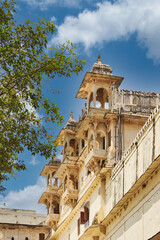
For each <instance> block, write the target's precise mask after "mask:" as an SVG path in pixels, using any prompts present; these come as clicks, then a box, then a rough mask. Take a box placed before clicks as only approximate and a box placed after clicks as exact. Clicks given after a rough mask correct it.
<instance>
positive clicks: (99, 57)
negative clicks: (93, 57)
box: [97, 55, 101, 63]
mask: <svg viewBox="0 0 160 240" xmlns="http://www.w3.org/2000/svg"><path fill="white" fill-rule="evenodd" d="M97 63H101V56H100V55H98V59H97Z"/></svg>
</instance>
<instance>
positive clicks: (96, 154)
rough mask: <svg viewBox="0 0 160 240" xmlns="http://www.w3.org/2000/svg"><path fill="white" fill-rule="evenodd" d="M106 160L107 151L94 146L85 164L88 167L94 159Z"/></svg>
mask: <svg viewBox="0 0 160 240" xmlns="http://www.w3.org/2000/svg"><path fill="white" fill-rule="evenodd" d="M95 158H96V159H97V160H105V159H106V158H107V151H106V150H104V149H100V148H93V149H92V150H91V151H90V152H89V154H88V155H87V157H86V159H85V166H86V167H88V166H89V165H90V164H91V162H92V161H93V160H95Z"/></svg>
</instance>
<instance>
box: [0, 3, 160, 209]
mask: <svg viewBox="0 0 160 240" xmlns="http://www.w3.org/2000/svg"><path fill="white" fill-rule="evenodd" d="M17 3H18V6H17V7H16V10H17V13H16V15H15V18H16V19H17V22H19V23H23V22H24V21H25V20H27V19H28V18H29V19H30V20H32V21H37V18H43V19H45V20H51V19H52V20H54V21H55V25H56V31H55V33H54V34H53V36H50V37H49V44H50V45H51V46H52V45H56V44H57V43H63V42H65V41H67V40H71V41H72V42H73V43H74V44H75V45H76V46H77V50H76V52H77V56H78V57H79V58H80V59H85V60H86V65H85V68H84V71H83V72H81V73H80V74H79V76H78V77H77V76H76V75H72V77H71V78H67V79H66V78H55V79H54V80H53V83H52V86H53V88H55V89H58V90H60V94H54V95H53V94H52V93H51V92H50V93H48V97H49V98H51V99H52V100H53V102H54V103H57V104H58V106H59V108H60V113H61V114H62V115H63V116H64V123H63V126H65V124H66V122H67V120H68V119H69V115H70V112H71V111H73V113H74V114H73V116H74V118H75V119H78V115H79V113H81V108H82V107H83V106H84V101H83V100H81V99H76V98H75V96H76V93H77V91H78V88H79V86H80V84H81V81H82V80H83V77H84V75H85V72H86V71H90V70H91V68H92V65H93V64H94V63H95V62H96V61H97V56H98V54H100V55H101V58H102V62H103V63H106V64H109V65H110V66H111V68H112V70H113V74H114V75H117V76H123V77H124V81H123V83H122V85H121V88H123V89H129V90H140V91H146V92H148V91H150V92H160V84H159V81H160V31H159V29H160V1H159V0H152V1H151V0H140V1H139V0H119V1H116V0H113V1H105V0H104V1H96V0H17ZM49 127H52V126H49ZM53 127H54V129H51V130H50V131H51V132H53V133H54V134H55V135H56V134H58V132H59V131H60V129H61V127H60V126H53ZM57 155H59V153H57ZM21 157H22V158H23V159H24V160H25V162H26V165H27V170H26V171H24V172H21V173H20V174H19V177H17V178H16V179H10V180H9V181H7V182H6V183H5V187H6V188H7V191H6V192H5V198H4V197H3V196H0V206H3V202H6V207H8V208H24V209H35V210H37V211H38V212H45V207H42V206H41V205H40V206H39V205H38V204H37V201H38V199H39V198H40V196H41V193H42V192H43V190H44V189H45V179H43V178H40V177H39V175H40V172H41V170H42V168H43V166H44V164H46V163H47V162H48V160H47V161H46V160H45V159H44V158H42V157H40V156H38V155H37V156H35V157H33V156H31V154H30V153H29V152H27V151H26V152H25V153H24V154H22V155H21Z"/></svg>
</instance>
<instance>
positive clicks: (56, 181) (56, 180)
mask: <svg viewBox="0 0 160 240" xmlns="http://www.w3.org/2000/svg"><path fill="white" fill-rule="evenodd" d="M55 186H58V179H57V178H55Z"/></svg>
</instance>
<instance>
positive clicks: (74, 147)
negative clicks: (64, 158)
mask: <svg viewBox="0 0 160 240" xmlns="http://www.w3.org/2000/svg"><path fill="white" fill-rule="evenodd" d="M78 155H79V144H78V143H77V142H76V140H75V139H71V140H70V141H69V156H78Z"/></svg>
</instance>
